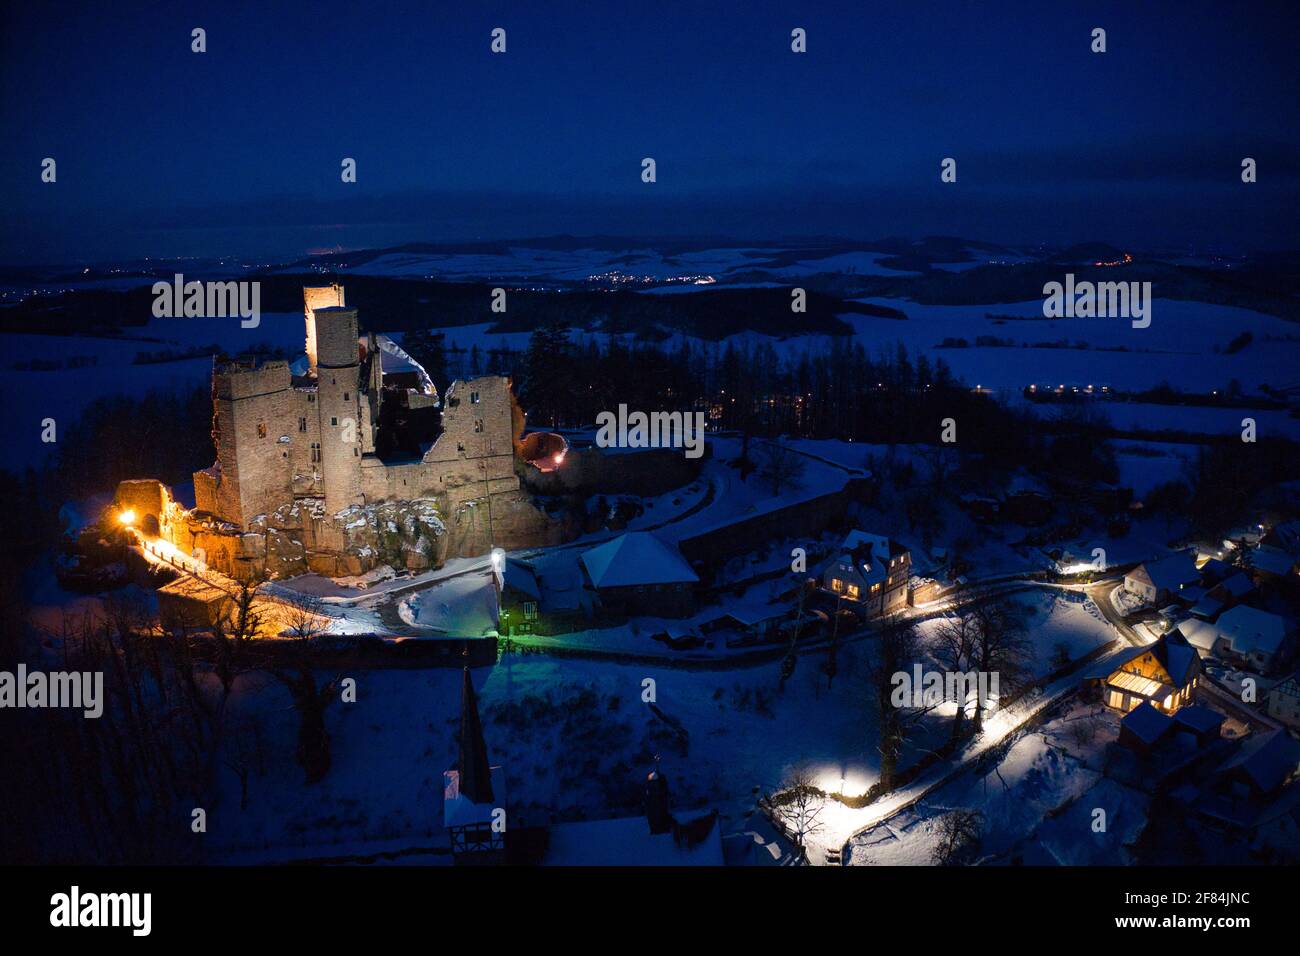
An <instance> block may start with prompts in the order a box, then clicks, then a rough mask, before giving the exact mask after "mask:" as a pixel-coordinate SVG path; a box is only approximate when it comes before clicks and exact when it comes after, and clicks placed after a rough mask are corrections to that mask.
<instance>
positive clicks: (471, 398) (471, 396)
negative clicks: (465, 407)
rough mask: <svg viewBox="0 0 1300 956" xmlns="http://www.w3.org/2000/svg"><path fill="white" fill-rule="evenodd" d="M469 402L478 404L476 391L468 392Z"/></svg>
mask: <svg viewBox="0 0 1300 956" xmlns="http://www.w3.org/2000/svg"><path fill="white" fill-rule="evenodd" d="M469 403H470V404H471V405H477V404H478V392H470V393H469Z"/></svg>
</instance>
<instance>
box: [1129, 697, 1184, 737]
mask: <svg viewBox="0 0 1300 956" xmlns="http://www.w3.org/2000/svg"><path fill="white" fill-rule="evenodd" d="M1173 724H1174V720H1173V718H1172V717H1169V716H1168V715H1166V714H1162V713H1160V711H1158V710H1156V709H1155V708H1154V707H1152V706H1151V705H1150V704H1148V703H1147V702H1146V701H1143V702H1142V703H1140V704H1138V705H1137V706H1136V707H1134V708H1133V709H1132V710H1130V711H1129V712H1128V713H1127V714H1125V715H1124V716H1123V717H1121V718H1120V722H1119V725H1120V727H1122V728H1123V729H1124V730H1127V731H1128V732H1129V733H1131V734H1133V736H1135V737H1137V739H1138V740H1140V741H1142V742H1143V743H1145V744H1153V743H1155V742H1156V741H1157V740H1159V739H1160V738H1161V737H1163V736H1164V735H1165V733H1166V732H1167V731H1168V730H1169V728H1170V727H1172V726H1173Z"/></svg>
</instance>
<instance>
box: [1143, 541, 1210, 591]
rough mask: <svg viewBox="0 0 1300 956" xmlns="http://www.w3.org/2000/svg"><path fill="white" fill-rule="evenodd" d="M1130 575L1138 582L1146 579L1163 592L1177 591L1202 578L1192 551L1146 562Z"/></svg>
mask: <svg viewBox="0 0 1300 956" xmlns="http://www.w3.org/2000/svg"><path fill="white" fill-rule="evenodd" d="M1129 575H1130V576H1132V577H1134V578H1137V579H1138V580H1142V579H1143V578H1145V579H1146V580H1147V581H1149V582H1150V583H1151V584H1153V585H1155V586H1156V588H1157V589H1159V590H1163V591H1177V590H1179V589H1180V588H1182V587H1183V586H1184V585H1188V584H1192V583H1194V582H1196V581H1199V580H1200V578H1201V575H1200V572H1199V571H1197V570H1196V561H1195V560H1193V558H1192V553H1191V552H1190V551H1182V552H1180V553H1178V554H1171V555H1167V556H1166V557H1163V558H1160V559H1159V560H1158V561H1146V562H1144V563H1142V564H1139V565H1138V566H1137V567H1136V568H1134V569H1133V570H1132V571H1130V572H1129Z"/></svg>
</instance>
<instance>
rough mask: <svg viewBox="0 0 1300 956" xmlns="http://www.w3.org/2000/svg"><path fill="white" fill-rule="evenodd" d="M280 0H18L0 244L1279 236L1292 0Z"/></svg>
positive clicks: (1198, 243)
mask: <svg viewBox="0 0 1300 956" xmlns="http://www.w3.org/2000/svg"><path fill="white" fill-rule="evenodd" d="M291 6H292V5H290V4H287V3H280V2H267V0H261V2H252V3H241V2H231V0H222V2H215V3H207V4H185V3H172V2H155V3H148V4H144V3H142V4H132V3H129V2H127V3H113V4H88V3H86V4H65V3H59V2H40V3H33V4H30V5H28V6H26V7H25V8H24V7H22V6H20V5H17V4H13V3H10V4H9V5H8V6H7V7H6V8H5V13H4V18H5V20H4V23H3V24H0V119H2V120H3V123H2V126H0V128H3V130H4V131H5V133H4V136H3V137H0V208H3V210H4V211H5V216H6V220H7V222H6V225H5V229H4V231H3V239H0V262H17V261H50V262H67V261H81V260H87V261H90V260H101V259H108V258H113V257H124V256H143V255H155V256H174V255H218V254H234V255H251V254H256V255H292V254H296V253H301V252H305V251H307V250H312V249H325V248H333V247H337V246H342V247H356V246H365V245H387V244H394V243H398V242H405V241H413V240H431V241H433V240H460V239H469V238H481V239H497V238H505V237H517V236H529V235H550V234H556V233H572V234H594V233H605V234H618V235H629V236H637V235H669V234H671V235H688V236H698V235H719V234H726V235H732V236H736V237H741V238H748V239H766V238H778V237H788V236H796V235H817V234H835V235H842V236H849V237H858V238H879V237H883V236H886V235H896V234H903V235H917V236H919V235H924V234H932V233H946V234H955V235H964V236H969V237H972V238H983V239H990V240H995V241H1007V242H1015V243H1032V242H1040V241H1042V242H1069V241H1077V240H1082V239H1093V238H1096V239H1106V240H1110V241H1116V242H1121V243H1125V244H1134V245H1138V246H1144V247H1155V246H1179V247H1183V246H1194V247H1201V248H1205V247H1223V248H1269V247H1279V246H1285V247H1295V246H1296V245H1297V243H1296V241H1295V230H1294V222H1295V220H1296V219H1297V211H1298V208H1297V196H1298V195H1300V132H1298V131H1297V118H1298V117H1300V109H1298V108H1297V105H1298V103H1300V70H1297V68H1296V66H1295V62H1296V61H1295V57H1296V49H1297V47H1298V46H1300V30H1298V29H1297V24H1298V23H1300V17H1297V15H1296V12H1295V8H1296V4H1294V3H1281V2H1279V3H1276V4H1270V3H1251V4H1245V5H1243V4H1227V3H1218V4H1212V3H1206V2H1195V0H1192V2H1189V0H1179V2H1164V3H1156V2H1143V3H1122V4H1121V3H1052V2H1046V0H1039V2H1025V3H1001V4H994V3H988V2H933V3H928V2H896V3H888V4H885V3H879V4H876V3H868V2H863V0H857V2H846V3H817V4H798V3H764V2H745V3H734V4H711V3H707V2H689V3H688V2H683V3H628V2H618V3H610V4H599V3H591V2H586V3H562V2H544V3H543V2H535V0H530V2H515V3H490V2H473V3H433V2H425V3H398V2H393V3H388V2H376V3H366V2H346V3H335V2H314V3H310V4H303V5H302V7H303V9H302V10H301V11H300V12H294V11H293V10H291V9H290V7H291ZM195 26H201V27H204V28H205V29H206V30H207V39H208V52H207V53H205V54H202V55H196V54H194V53H191V52H190V30H191V29H192V28H193V27H195ZM497 26H501V27H504V28H505V29H506V30H507V31H508V52H507V53H506V54H505V55H499V56H497V55H493V54H491V53H490V51H489V48H488V44H489V32H490V31H491V29H492V28H493V27H497ZM796 26H801V27H804V28H806V29H807V31H808V38H809V39H808V47H809V51H808V53H807V54H805V55H796V54H793V53H791V52H790V46H789V44H790V30H791V29H792V28H793V27H796ZM1094 26H1102V27H1105V28H1106V29H1107V31H1108V46H1109V51H1108V52H1107V53H1106V54H1104V55H1097V54H1093V53H1091V52H1090V51H1089V43H1090V37H1089V34H1090V31H1091V29H1092V28H1093V27H1094ZM46 156H52V157H54V158H55V159H57V161H58V183H57V184H55V185H46V184H42V183H41V182H40V178H39V176H40V162H41V160H42V159H43V158H44V157H46ZM345 156H350V157H354V158H355V159H356V160H357V163H358V182H357V183H355V184H344V183H342V182H340V179H339V163H340V161H341V159H342V158H343V157H345ZM644 156H653V157H654V158H655V159H656V160H657V162H658V174H659V181H658V182H657V183H655V184H654V185H645V184H643V183H641V181H640V161H641V159H642V157H644ZM945 156H953V157H956V158H957V160H958V182H957V184H955V185H943V184H941V183H940V182H939V175H938V173H939V162H940V160H941V159H942V158H943V157H945ZM1243 156H1253V157H1255V158H1256V159H1257V160H1258V161H1259V175H1260V181H1259V182H1258V183H1256V184H1254V185H1251V186H1244V185H1242V184H1241V182H1240V179H1239V164H1240V161H1241V158H1242V157H1243Z"/></svg>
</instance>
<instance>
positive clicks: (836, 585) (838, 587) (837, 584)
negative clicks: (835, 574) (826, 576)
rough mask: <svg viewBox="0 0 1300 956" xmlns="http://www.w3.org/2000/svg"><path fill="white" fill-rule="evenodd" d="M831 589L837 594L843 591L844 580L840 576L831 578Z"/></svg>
mask: <svg viewBox="0 0 1300 956" xmlns="http://www.w3.org/2000/svg"><path fill="white" fill-rule="evenodd" d="M831 590H832V591H834V592H835V593H836V594H839V593H841V592H842V591H843V590H844V582H843V581H841V580H840V579H839V578H831Z"/></svg>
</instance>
